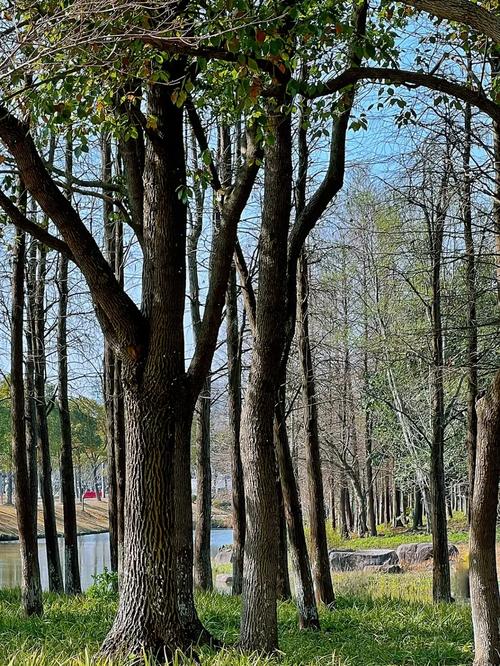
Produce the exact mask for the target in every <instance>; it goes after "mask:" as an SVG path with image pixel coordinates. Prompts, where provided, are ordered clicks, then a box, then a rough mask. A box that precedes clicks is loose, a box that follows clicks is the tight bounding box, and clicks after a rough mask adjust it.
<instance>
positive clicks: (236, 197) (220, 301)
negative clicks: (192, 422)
mask: <svg viewBox="0 0 500 666" xmlns="http://www.w3.org/2000/svg"><path fill="white" fill-rule="evenodd" d="M246 145H247V148H246V159H245V161H244V163H243V164H242V166H241V168H240V170H239V175H238V177H237V178H236V182H235V184H234V187H233V188H232V189H230V190H229V192H228V194H227V196H226V197H225V201H224V202H222V205H221V226H220V228H219V229H217V230H216V232H215V235H214V241H213V250H212V257H211V270H210V282H209V286H208V294H207V300H206V303H205V309H204V312H203V319H202V321H201V326H200V334H199V337H198V341H197V344H196V348H195V352H194V355H193V358H192V360H191V363H190V366H189V369H188V378H189V380H190V382H191V389H192V395H194V396H197V395H198V393H199V391H200V390H201V387H202V384H203V381H204V378H205V376H206V375H207V373H208V371H209V370H210V364H211V361H212V356H213V352H214V350H215V346H216V344H217V336H218V331H219V325H220V322H221V318H222V311H223V308H224V302H225V294H226V289H227V284H228V279H229V271H230V269H231V262H232V257H233V251H234V246H235V243H236V232H237V228H238V222H239V220H240V217H241V214H242V213H243V210H244V208H245V206H246V204H247V202H248V199H249V197H250V193H251V191H252V188H253V184H254V182H255V178H256V176H257V172H258V170H259V156H260V149H259V148H258V146H257V144H256V141H255V131H254V129H249V130H248V131H247V142H246Z"/></svg>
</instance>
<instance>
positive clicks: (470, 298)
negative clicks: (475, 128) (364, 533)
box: [461, 55, 478, 500]
mask: <svg viewBox="0 0 500 666" xmlns="http://www.w3.org/2000/svg"><path fill="white" fill-rule="evenodd" d="M468 63H469V68H472V63H471V61H470V55H469V56H468ZM471 116H472V111H471V106H470V104H466V106H465V140H464V148H463V151H464V152H463V167H464V180H463V185H462V188H461V195H462V220H463V225H464V240H465V275H466V282H467V435H466V437H467V459H468V460H467V465H468V480H469V499H470V500H471V499H472V495H473V491H474V470H475V466H476V440H477V414H476V398H477V363H478V349H477V313H476V301H477V293H476V255H475V249H474V236H473V233H472V205H471V197H472V192H471V187H472V182H471V164H470V162H471V143H472V141H471Z"/></svg>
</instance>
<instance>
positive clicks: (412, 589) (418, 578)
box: [0, 572, 472, 666]
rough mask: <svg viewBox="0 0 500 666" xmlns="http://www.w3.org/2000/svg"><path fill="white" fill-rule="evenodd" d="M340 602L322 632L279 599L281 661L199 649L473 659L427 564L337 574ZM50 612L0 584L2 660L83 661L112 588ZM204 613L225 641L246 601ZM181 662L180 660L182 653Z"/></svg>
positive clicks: (300, 658) (54, 605) (207, 657)
mask: <svg viewBox="0 0 500 666" xmlns="http://www.w3.org/2000/svg"><path fill="white" fill-rule="evenodd" d="M335 584H336V589H337V608H336V610H334V611H328V610H326V609H323V610H322V611H321V621H322V630H321V631H320V632H309V631H303V632H299V631H298V630H297V616H296V609H295V606H294V604H293V603H282V604H280V606H279V632H280V648H281V650H282V653H281V654H280V655H278V656H277V658H275V659H274V660H269V659H265V658H262V657H261V658H259V657H257V656H256V655H254V656H243V655H241V654H240V653H238V652H237V651H236V650H235V649H231V648H230V647H228V648H227V649H225V650H223V651H221V652H218V653H215V652H211V651H209V650H207V649H203V650H201V653H200V660H201V663H202V664H203V666H264V665H265V664H267V662H268V661H271V662H273V663H280V664H283V665H284V666H291V665H292V664H302V665H306V664H307V665H313V664H318V665H321V664H324V665H326V664H329V665H330V666H396V665H398V666H400V665H405V666H410V665H411V666H430V665H432V666H459V665H460V666H468V665H469V664H471V663H472V629H471V621H470V612H469V609H468V607H466V606H463V605H460V604H454V605H440V606H433V605H432V604H431V603H430V601H429V598H430V578H429V574H428V573H427V572H422V573H418V574H415V575H413V574H408V575H405V576H390V575H384V574H373V575H369V576H367V575H363V576H362V577H361V576H359V575H354V574H342V575H337V576H335ZM45 604H46V613H45V615H44V617H43V618H31V619H25V618H23V617H22V616H21V614H20V612H19V595H18V593H17V592H15V591H3V592H0V645H1V647H2V649H1V651H0V664H1V666H4V665H5V666H7V665H8V666H35V665H37V666H49V665H50V666H56V665H57V666H62V665H63V664H64V665H65V666H69V665H70V664H72V665H74V666H76V665H78V666H84V665H87V664H91V663H93V661H92V655H94V654H95V652H96V650H97V649H98V646H99V643H100V641H101V640H102V639H103V637H104V635H105V634H106V631H107V629H108V627H109V626H110V623H111V621H112V618H113V614H114V611H115V607H116V602H115V600H114V598H113V597H112V595H110V594H102V593H101V594H93V593H92V591H91V592H90V593H89V594H87V595H85V596H82V597H78V598H74V599H65V598H63V597H55V596H52V595H47V596H46V597H45ZM198 608H199V612H200V616H201V618H202V620H203V622H204V623H205V625H206V626H207V627H208V628H209V629H210V631H212V632H213V634H214V635H216V636H217V637H219V638H221V639H223V640H224V641H225V642H226V643H227V644H228V646H231V644H234V643H235V641H236V640H237V638H238V629H239V619H240V600H239V599H238V598H232V597H229V596H223V595H217V594H210V595H200V596H199V597H198ZM179 661H183V660H182V659H180V660H179Z"/></svg>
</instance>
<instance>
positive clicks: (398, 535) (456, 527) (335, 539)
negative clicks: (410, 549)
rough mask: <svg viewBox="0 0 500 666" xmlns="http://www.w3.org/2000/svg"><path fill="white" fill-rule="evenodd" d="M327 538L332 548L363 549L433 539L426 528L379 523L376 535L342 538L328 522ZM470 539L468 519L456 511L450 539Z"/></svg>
mask: <svg viewBox="0 0 500 666" xmlns="http://www.w3.org/2000/svg"><path fill="white" fill-rule="evenodd" d="M326 531H327V540H328V546H329V547H330V548H349V549H353V550H363V549H365V548H397V547H398V546H399V545H400V544H402V543H425V542H430V541H432V537H431V535H430V534H428V533H427V531H425V530H419V531H418V532H414V531H413V530H411V529H409V528H408V527H406V528H393V527H390V526H388V525H378V526H377V533H378V535H377V536H376V537H365V538H362V539H361V538H359V537H357V536H353V537H352V538H350V539H342V538H341V536H340V534H339V533H338V532H337V531H334V530H333V529H332V526H331V523H327V526H326ZM468 539H469V533H468V531H467V520H466V517H465V515H464V514H463V513H459V512H456V513H455V515H454V516H453V518H452V519H451V520H449V522H448V540H449V542H450V543H455V544H457V543H466V542H467V541H468Z"/></svg>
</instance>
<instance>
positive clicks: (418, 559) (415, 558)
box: [396, 543, 458, 565]
mask: <svg viewBox="0 0 500 666" xmlns="http://www.w3.org/2000/svg"><path fill="white" fill-rule="evenodd" d="M396 553H397V555H398V558H399V561H400V562H401V563H402V564H406V565H413V564H422V563H423V562H427V561H429V560H432V556H433V548H432V543H403V544H401V545H400V546H398V547H397V549H396ZM457 555H458V548H457V547H456V546H454V545H453V544H450V545H449V546H448V556H449V557H450V559H454V558H455V557H457Z"/></svg>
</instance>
